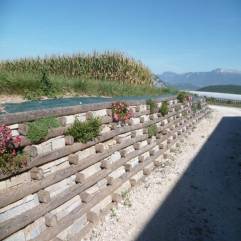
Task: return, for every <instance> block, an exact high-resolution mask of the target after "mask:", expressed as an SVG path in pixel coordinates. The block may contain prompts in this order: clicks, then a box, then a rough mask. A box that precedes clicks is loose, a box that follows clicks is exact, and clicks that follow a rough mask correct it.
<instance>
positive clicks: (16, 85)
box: [0, 73, 175, 99]
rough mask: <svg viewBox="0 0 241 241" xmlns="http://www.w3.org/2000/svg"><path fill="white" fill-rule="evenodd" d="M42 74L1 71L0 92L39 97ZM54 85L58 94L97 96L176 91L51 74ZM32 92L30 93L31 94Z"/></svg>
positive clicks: (158, 93)
mask: <svg viewBox="0 0 241 241" xmlns="http://www.w3.org/2000/svg"><path fill="white" fill-rule="evenodd" d="M40 79H41V75H37V74H26V73H11V74H10V73H0V94H7V95H12V94H18V95H22V96H27V97H28V98H30V99H34V98H35V97H38V96H39V95H38V90H39V89H40ZM49 79H50V81H51V82H52V83H53V85H54V90H55V93H54V95H56V96H62V95H65V94H71V95H95V96H123V95H126V96H131V95H136V96H138V95H151V96H157V95H161V94H165V93H175V90H174V89H170V88H156V87H151V86H148V85H131V84H124V83H119V82H117V81H107V80H94V79H83V78H69V77H64V76H55V75H51V76H49ZM29 93H30V94H29Z"/></svg>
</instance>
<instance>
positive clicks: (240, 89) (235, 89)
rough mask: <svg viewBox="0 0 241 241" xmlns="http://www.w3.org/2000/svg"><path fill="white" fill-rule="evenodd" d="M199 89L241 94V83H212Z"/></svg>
mask: <svg viewBox="0 0 241 241" xmlns="http://www.w3.org/2000/svg"><path fill="white" fill-rule="evenodd" d="M198 91H207V92H218V93H228V94H237V95H241V85H210V86H206V87H203V88H201V89H199V90H198Z"/></svg>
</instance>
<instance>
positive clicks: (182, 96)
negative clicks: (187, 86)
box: [177, 91, 192, 103]
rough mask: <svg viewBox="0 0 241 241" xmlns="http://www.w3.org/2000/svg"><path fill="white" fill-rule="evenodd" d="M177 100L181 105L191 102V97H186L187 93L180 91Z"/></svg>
mask: <svg viewBox="0 0 241 241" xmlns="http://www.w3.org/2000/svg"><path fill="white" fill-rule="evenodd" d="M177 99H178V100H179V102H181V103H185V102H186V101H190V102H191V101H192V96H190V95H188V93H186V92H184V91H182V92H179V93H178V95H177Z"/></svg>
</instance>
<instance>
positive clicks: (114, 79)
mask: <svg viewBox="0 0 241 241" xmlns="http://www.w3.org/2000/svg"><path fill="white" fill-rule="evenodd" d="M152 82H153V74H152V73H151V71H150V70H149V69H148V68H147V67H145V66H144V65H143V64H142V63H141V62H139V61H136V60H134V59H133V58H129V57H127V56H125V55H123V54H120V53H111V52H106V53H103V54H98V53H94V54H92V55H80V54H79V55H72V56H54V57H47V58H36V59H30V58H29V59H19V60H13V61H3V62H0V94H8V95H11V94H18V95H22V96H24V97H25V98H27V99H39V98H41V97H43V96H47V97H60V96H63V95H66V94H68V95H76V94H77V95H95V96H123V95H126V96H131V95H133V96H136V95H140V96H141V95H152V96H157V95H161V94H164V93H172V92H173V90H171V89H170V88H156V87H154V86H153V83H152Z"/></svg>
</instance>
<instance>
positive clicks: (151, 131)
mask: <svg viewBox="0 0 241 241" xmlns="http://www.w3.org/2000/svg"><path fill="white" fill-rule="evenodd" d="M147 132H148V137H152V136H156V135H157V127H156V125H155V124H153V125H151V126H149V127H148V129H147Z"/></svg>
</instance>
